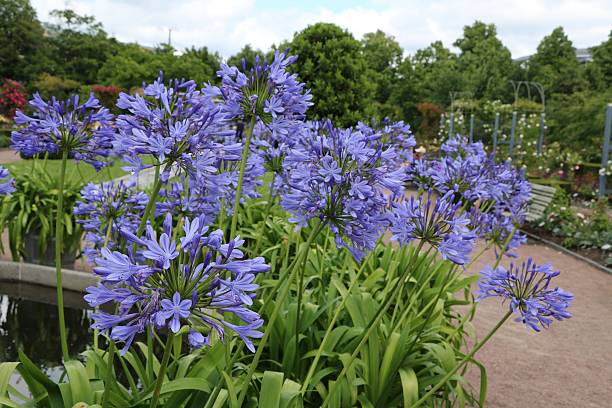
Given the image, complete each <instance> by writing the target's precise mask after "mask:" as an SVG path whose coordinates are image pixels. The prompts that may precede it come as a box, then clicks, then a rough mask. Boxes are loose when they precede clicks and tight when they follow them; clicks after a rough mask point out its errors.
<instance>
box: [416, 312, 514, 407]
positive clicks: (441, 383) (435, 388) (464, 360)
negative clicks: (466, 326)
mask: <svg viewBox="0 0 612 408" xmlns="http://www.w3.org/2000/svg"><path fill="white" fill-rule="evenodd" d="M510 316H512V311H511V310H510V311H508V312H507V313H506V314H505V315H504V317H502V318H501V320H500V321H499V322H498V323H497V324H496V325H495V327H493V329H491V331H490V332H489V333H488V334H487V335H486V336H485V337H484V338H483V339H482V340H481V341H480V342H478V343H477V344H476V345H475V346H474V348H473V349H472V351H470V352H469V353H468V354H466V355H465V357H463V358H462V359H461V361H459V363H457V364H456V365H455V367H453V369H452V370H451V371H449V372H448V373H446V375H445V376H444V377H442V379H441V380H440V381H439V382H438V383H437V384H436V385H434V386H433V387H432V388H431V389H430V390H429V391H428V392H427V393H426V394H425V395H423V396H422V397H421V398H420V399H419V400H418V401H417V402H415V403H414V404H413V405H412V408H416V407H418V406H420V405H421V404H422V403H424V402H425V401H426V400H427V399H428V398H429V397H431V396H432V395H433V394H434V393H435V392H436V391H438V390H439V389H440V388H442V387H443V386H444V384H446V382H447V381H448V380H450V379H451V377H452V376H453V375H455V373H456V372H457V371H459V369H460V368H461V367H463V365H464V364H465V363H467V362H468V361H470V360H471V359H472V358H473V357H474V355H476V353H477V352H478V350H480V349H481V348H482V346H484V345H485V344H486V343H487V342H488V341H489V340H490V339H491V337H493V335H494V334H495V332H497V330H499V328H500V327H502V326H503V324H504V323H506V320H508V318H510Z"/></svg>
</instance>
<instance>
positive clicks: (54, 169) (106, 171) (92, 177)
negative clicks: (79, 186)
mask: <svg viewBox="0 0 612 408" xmlns="http://www.w3.org/2000/svg"><path fill="white" fill-rule="evenodd" d="M61 164H62V162H61V160H47V161H46V162H45V160H40V159H39V160H37V161H36V166H37V167H38V166H45V167H46V169H47V171H48V172H49V173H50V174H51V175H52V176H55V177H59V172H60V167H61ZM32 165H33V161H32V160H19V161H16V162H13V163H7V164H5V165H4V167H6V168H7V169H8V170H9V171H10V172H11V174H14V175H16V174H21V173H24V172H29V171H31V170H32ZM124 165H125V163H123V162H121V161H119V160H117V161H115V163H114V164H113V165H112V166H108V167H105V168H103V169H102V170H100V171H99V172H96V170H95V169H94V168H93V167H92V166H91V165H89V164H87V163H85V162H75V161H74V160H68V164H67V167H66V177H67V181H69V180H72V181H77V180H79V181H84V182H90V181H93V182H94V183H95V182H100V181H106V180H110V179H113V178H116V177H120V176H123V175H125V174H127V173H126V172H125V171H123V170H121V167H122V166H124Z"/></svg>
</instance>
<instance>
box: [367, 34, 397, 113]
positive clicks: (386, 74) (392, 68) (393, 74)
mask: <svg viewBox="0 0 612 408" xmlns="http://www.w3.org/2000/svg"><path fill="white" fill-rule="evenodd" d="M361 44H362V46H363V55H364V58H365V62H366V65H367V67H368V75H369V77H370V78H371V80H372V82H373V83H374V86H376V93H375V96H374V102H375V110H376V112H377V113H378V114H379V115H380V116H382V117H386V116H389V117H396V116H398V109H397V107H396V106H395V105H393V104H392V103H391V101H390V98H391V93H392V91H393V89H394V87H395V86H396V85H397V81H398V76H399V68H400V65H401V63H402V54H403V50H402V47H401V46H400V45H399V43H398V42H397V41H396V40H395V37H393V36H390V35H386V34H385V33H384V32H383V31H381V30H377V31H376V32H374V33H367V34H365V35H364V36H363V39H362V40H361Z"/></svg>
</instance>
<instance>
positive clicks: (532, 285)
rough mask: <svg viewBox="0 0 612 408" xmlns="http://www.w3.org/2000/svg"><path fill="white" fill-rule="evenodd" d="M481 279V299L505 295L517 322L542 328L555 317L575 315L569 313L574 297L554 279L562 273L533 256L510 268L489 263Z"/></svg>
mask: <svg viewBox="0 0 612 408" xmlns="http://www.w3.org/2000/svg"><path fill="white" fill-rule="evenodd" d="M480 275H481V276H480V280H479V281H478V288H479V291H478V301H480V300H482V299H485V298H488V297H501V298H502V299H503V300H504V301H506V300H508V301H509V308H510V310H511V311H512V312H514V313H515V314H516V315H518V317H517V318H516V320H515V321H516V322H520V323H524V324H525V325H526V326H527V327H529V328H531V329H533V330H535V331H538V332H539V331H540V330H541V329H542V328H545V327H548V326H550V324H551V323H552V322H553V319H556V320H564V319H568V318H570V317H571V314H570V313H569V312H568V310H567V309H568V308H569V307H570V305H571V303H572V301H573V300H574V296H573V295H572V294H571V293H568V292H566V291H564V290H563V289H561V288H559V287H555V288H552V287H551V281H552V279H553V278H555V277H556V276H558V275H559V271H556V270H554V269H553V267H552V265H550V264H544V265H540V266H538V265H536V263H535V262H533V260H532V259H531V258H529V259H528V260H527V262H523V263H522V264H521V265H520V266H519V265H514V264H510V267H509V268H508V269H506V268H504V267H503V266H499V267H497V268H495V269H493V268H491V267H490V266H486V267H485V269H484V270H483V271H482V272H481V274H480Z"/></svg>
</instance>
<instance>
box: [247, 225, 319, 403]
mask: <svg viewBox="0 0 612 408" xmlns="http://www.w3.org/2000/svg"><path fill="white" fill-rule="evenodd" d="M323 227H325V222H318V223H317V224H316V225H314V226H313V229H312V232H311V233H310V236H309V237H308V240H307V241H306V243H305V244H304V245H303V246H302V247H301V248H300V251H299V252H298V254H297V255H296V259H295V261H294V262H293V263H292V267H291V268H290V269H291V272H288V273H287V276H288V278H287V282H286V283H285V286H284V287H283V290H282V291H281V293H280V295H279V297H278V298H277V299H276V303H275V305H274V309H273V311H272V315H271V316H270V320H269V321H268V322H267V326H266V331H265V332H264V335H263V337H262V338H261V341H260V342H259V344H258V345H257V351H256V352H255V356H254V357H253V361H251V364H250V365H249V369H248V371H247V374H246V376H245V377H244V378H245V380H244V383H243V384H242V387H241V389H240V395H239V397H238V406H239V407H241V406H242V403H243V402H244V399H245V397H246V393H247V390H248V388H249V384H250V379H251V378H252V377H253V374H254V373H255V370H256V369H257V364H258V363H259V359H260V358H261V354H262V352H263V350H264V348H265V346H266V343H267V342H268V338H269V337H270V335H271V334H272V330H273V328H274V323H275V322H276V319H277V318H278V315H279V313H280V310H281V308H282V306H283V304H284V303H285V300H286V299H287V296H288V295H289V290H290V289H291V283H292V281H293V280H294V279H295V275H296V274H297V272H298V269H299V268H298V266H299V265H300V264H301V261H302V258H305V257H306V256H307V255H308V251H309V250H310V245H311V244H312V242H313V241H314V239H315V238H316V237H317V235H319V233H320V232H321V230H322V229H323ZM279 284H280V283H279Z"/></svg>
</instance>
